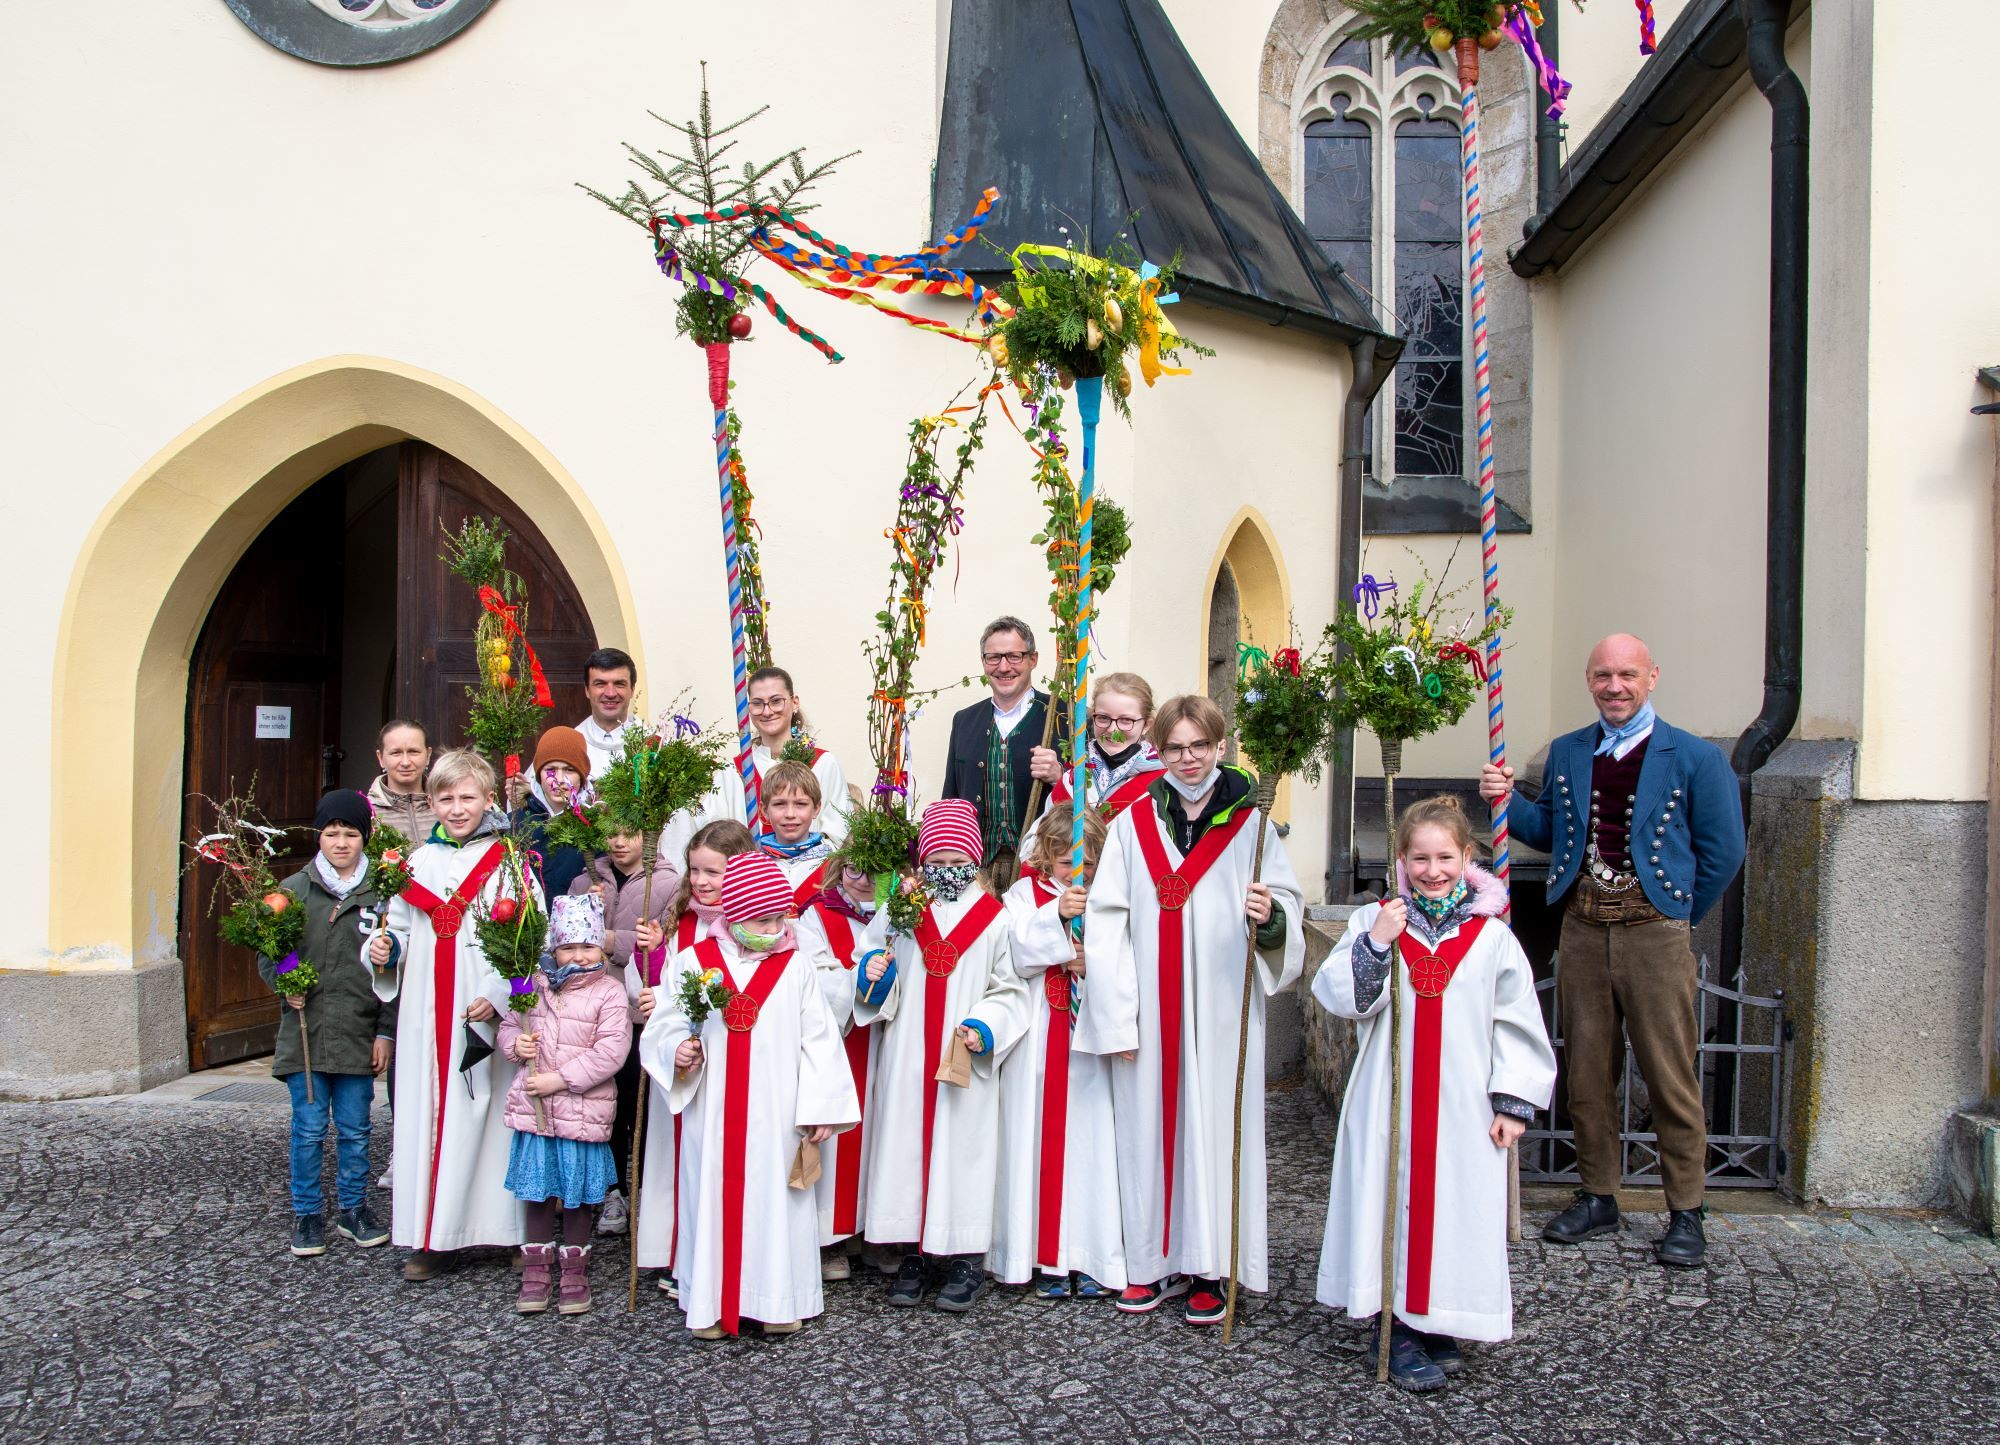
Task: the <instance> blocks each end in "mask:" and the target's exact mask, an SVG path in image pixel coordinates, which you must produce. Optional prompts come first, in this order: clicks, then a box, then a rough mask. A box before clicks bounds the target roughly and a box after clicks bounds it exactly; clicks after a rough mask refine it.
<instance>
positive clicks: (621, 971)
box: [569, 832, 681, 1235]
mask: <svg viewBox="0 0 2000 1445" xmlns="http://www.w3.org/2000/svg"><path fill="white" fill-rule="evenodd" d="M680 882H681V875H680V870H679V869H677V868H675V867H674V865H673V864H672V863H671V862H669V861H668V860H667V859H665V858H655V859H654V860H653V872H652V877H651V879H650V880H649V879H648V878H647V876H646V854H645V840H644V839H643V838H642V837H641V836H640V835H639V834H638V833H637V832H623V833H613V834H611V835H610V836H609V837H608V838H607V839H606V840H605V851H604V852H603V853H601V854H599V855H598V856H597V857H596V858H593V859H591V860H590V862H589V864H588V866H586V867H585V868H584V870H583V871H582V872H581V873H578V874H577V875H576V878H575V880H574V881H572V882H571V884H570V885H569V891H570V893H571V894H572V895H581V894H585V893H590V894H595V895H596V896H597V897H598V898H600V899H602V900H603V902H604V920H605V930H604V958H605V972H606V973H607V974H608V975H610V977H612V978H613V979H615V980H617V982H618V984H619V986H620V987H621V988H623V989H624V990H625V992H626V994H627V996H628V997H630V998H632V999H633V1000H634V1005H633V1010H632V1027H633V1030H634V1032H635V1036H636V1031H637V1030H638V1029H639V1028H640V1027H641V1025H642V1024H643V1023H644V1017H643V1016H642V1015H641V1014H640V1013H639V1011H638V1007H637V1002H636V1000H637V998H638V995H639V990H640V988H641V987H642V986H643V983H644V980H645V979H646V978H647V977H651V978H652V979H653V980H654V981H656V982H657V981H658V979H659V976H660V970H661V969H662V968H663V967H664V966H665V963H666V957H665V945H664V940H665V938H666V930H665V928H664V927H663V926H662V925H661V923H660V920H661V919H662V918H664V917H665V916H666V913H667V910H668V909H669V908H670V907H672V905H673V901H674V894H675V892H676V890H678V889H679V887H680ZM649 970H650V972H649ZM643 1072H644V1071H643V1070H641V1069H640V1067H639V1055H638V1054H637V1052H636V1051H635V1052H629V1053H627V1055H626V1057H625V1062H624V1064H623V1065H622V1066H620V1068H619V1070H618V1081H617V1082H618V1117H617V1118H616V1119H615V1120H614V1121H613V1122H612V1125H611V1154H612V1157H613V1158H614V1159H615V1160H616V1161H617V1163H618V1187H617V1188H615V1189H613V1190H612V1191H611V1193H610V1194H608V1195H606V1196H605V1199H604V1208H603V1209H601V1210H599V1211H598V1216H597V1232H598V1233H599V1234H607V1235H616V1234H623V1233H625V1231H626V1229H627V1228H628V1227H629V1224H630V1214H629V1211H628V1209H627V1206H626V1201H627V1200H628V1199H630V1198H631V1180H630V1178H629V1177H628V1176H629V1172H630V1168H631V1160H632V1128H633V1125H634V1123H635V1122H636V1120H637V1115H638V1104H639V1084H640V1076H641V1074H642V1073H643Z"/></svg>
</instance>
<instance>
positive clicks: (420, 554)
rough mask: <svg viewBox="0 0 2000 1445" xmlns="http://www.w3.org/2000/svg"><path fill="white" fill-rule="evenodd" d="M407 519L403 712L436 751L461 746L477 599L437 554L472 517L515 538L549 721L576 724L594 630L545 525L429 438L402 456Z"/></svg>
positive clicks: (513, 558)
mask: <svg viewBox="0 0 2000 1445" xmlns="http://www.w3.org/2000/svg"><path fill="white" fill-rule="evenodd" d="M401 475H402V482H401V505H402V517H401V525H400V528H399V533H398V535H399V537H400V539H401V540H400V543H399V546H400V551H401V555H400V558H399V566H398V573H399V575H400V577H401V579H402V586H403V587H404V588H405V589H407V592H406V593H404V594H400V595H399V597H398V608H397V629H398V631H397V656H398V658H399V659H406V661H404V662H403V663H402V665H401V675H400V676H399V677H398V678H397V689H398V691H397V697H398V700H399V706H398V710H399V711H401V712H403V713H404V714H405V715H406V716H409V717H414V718H416V719H418V720H419V721H421V722H423V723H424V724H425V725H426V726H427V727H429V728H431V729H433V730H434V735H435V738H436V741H437V743H438V745H439V746H442V747H457V746H460V745H461V744H463V743H464V741H465V718H466V713H467V711H468V709H469V708H470V705H471V704H470V699H469V698H468V697H467V695H466V688H467V687H469V686H472V685H473V684H475V683H476V682H477V681H478V668H477V666H476V665H475V663H474V660H473V655H472V634H473V628H474V627H475V626H476V625H477V624H478V622H479V616H480V606H479V600H478V597H477V596H476V595H475V594H474V592H473V590H472V589H471V588H470V587H468V586H466V584H465V583H464V582H462V581H461V580H459V579H458V578H457V577H454V576H453V575H452V574H451V573H450V571H448V570H447V569H446V567H445V565H444V563H443V562H442V561H441V560H439V556H438V554H439V553H440V552H441V551H442V550H443V541H444V533H445V532H447V531H450V532H453V533H455V532H457V531H458V529H459V527H460V526H461V525H463V524H464V523H465V522H466V521H467V520H468V519H469V518H472V517H497V518H499V520H500V523H501V525H502V526H504V527H506V529H507V530H508V532H509V533H511V534H512V535H511V540H510V541H509V543H508V546H507V562H508V565H509V566H510V567H511V568H512V569H513V570H514V571H515V572H516V573H517V574H519V576H520V578H521V581H522V584H523V585H524V587H525V588H526V591H527V598H528V612H527V617H526V626H527V632H528V640H529V641H530V642H531V643H532V644H533V645H534V649H535V654H536V656H537V657H539V658H540V659H541V663H542V669H543V672H544V673H545V675H546V676H547V677H548V680H549V688H550V691H551V692H552V693H553V694H554V697H555V707H554V708H553V709H551V710H550V711H549V713H548V714H547V715H546V722H545V724H544V725H545V726H546V725H550V724H554V723H573V722H575V721H576V720H577V719H578V718H581V717H583V716H584V715H585V714H586V713H588V712H589V711H590V706H589V703H588V701H587V700H586V698H585V696H584V690H583V663H584V659H585V658H587V657H588V656H589V655H590V654H591V652H593V651H594V650H595V649H596V646H597V640H596V632H595V630H594V629H593V628H592V626H591V623H590V616H589V614H588V613H587V612H586V611H585V610H584V607H583V599H582V598H581V597H580V596H579V595H578V593H577V590H576V584H575V583H574V582H572V581H571V580H570V576H569V573H568V571H567V570H565V569H564V567H563V565H562V563H561V561H560V560H558V559H557V557H556V554H555V549H554V548H552V547H550V546H549V544H548V541H547V539H546V538H544V537H543V535H542V532H541V529H540V528H539V527H537V526H536V525H535V524H534V522H533V520H532V519H530V518H529V517H528V515H527V514H526V513H525V512H523V511H521V510H520V508H518V507H516V506H515V505H514V504H513V502H512V501H511V500H509V499H508V497H507V496H506V495H505V494H504V493H502V492H501V491H500V490H499V489H498V488H497V487H495V486H493V484H492V483H490V482H488V481H487V480H486V479H485V478H484V477H482V476H480V475H479V474H478V473H477V472H475V471H473V470H472V469H471V468H470V467H468V466H466V465H465V464H464V463H463V462H461V461H459V460H458V459H457V458H456V457H454V456H451V455H449V454H447V453H445V452H441V451H439V450H438V449H437V448H436V447H434V446H431V445H429V444H428V443H425V442H415V441H412V442H405V443H403V448H402V458H401Z"/></svg>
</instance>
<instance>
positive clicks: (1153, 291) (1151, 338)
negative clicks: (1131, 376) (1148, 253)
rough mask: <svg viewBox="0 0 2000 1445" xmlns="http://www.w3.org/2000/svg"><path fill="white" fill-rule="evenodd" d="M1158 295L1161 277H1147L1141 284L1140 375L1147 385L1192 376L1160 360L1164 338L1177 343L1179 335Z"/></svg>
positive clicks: (1184, 369)
mask: <svg viewBox="0 0 2000 1445" xmlns="http://www.w3.org/2000/svg"><path fill="white" fill-rule="evenodd" d="M1159 296H1160V278H1159V277H1157V276H1148V277H1147V278H1146V279H1145V280H1143V281H1141V282H1140V283H1139V375H1141V376H1142V377H1144V378H1145V379H1146V385H1148V386H1151V385H1152V384H1153V383H1154V382H1156V381H1158V380H1159V379H1160V378H1161V377H1162V376H1187V375H1190V374H1191V373H1190V372H1189V371H1188V369H1187V368H1186V367H1185V366H1168V365H1167V364H1166V363H1165V362H1163V361H1161V360H1160V340H1161V338H1162V337H1167V338H1171V339H1172V340H1174V341H1178V340H1180V336H1179V334H1178V333H1177V332H1176V331H1175V330H1174V324H1173V323H1172V322H1171V321H1169V320H1167V314H1166V312H1165V311H1164V310H1162V309H1161V306H1160V301H1159Z"/></svg>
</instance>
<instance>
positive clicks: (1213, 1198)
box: [1074, 697, 1305, 1325]
mask: <svg viewBox="0 0 2000 1445" xmlns="http://www.w3.org/2000/svg"><path fill="white" fill-rule="evenodd" d="M1225 730H1226V725H1225V723H1224V721H1223V717H1222V712H1221V710H1220V709H1219V708H1217V707H1216V706H1215V704H1214V703H1212V702H1210V701H1209V700H1208V699H1207V698H1205V697H1177V698H1171V699H1169V700H1168V701H1167V702H1166V703H1165V704H1164V705H1162V707H1161V708H1160V711H1159V712H1158V714H1157V715H1156V716H1155V717H1154V720H1153V742H1154V745H1155V747H1156V748H1157V749H1158V750H1159V754H1160V758H1161V760H1162V761H1163V762H1165V763H1166V765H1167V771H1166V773H1165V774H1163V775H1162V776H1161V779H1160V781H1158V782H1156V783H1154V784H1153V786H1152V787H1151V788H1150V789H1149V790H1148V791H1147V794H1146V796H1145V797H1144V798H1141V799H1140V800H1139V801H1138V802H1136V803H1134V804H1133V805H1132V806H1131V807H1129V808H1127V809H1126V810H1125V812H1123V813H1122V814H1120V815H1119V818H1118V821H1117V822H1116V823H1114V824H1112V825H1111V835H1110V838H1109V840H1108V841H1107V842H1106V844H1105V848H1104V860H1103V862H1102V863H1100V864H1099V865H1098V869H1097V875H1096V877H1095V878H1094V879H1093V880H1092V882H1091V887H1090V901H1089V904H1088V906H1087V907H1086V909H1085V912H1084V926H1083V932H1084V937H1085V938H1086V939H1088V940H1089V948H1090V953H1089V968H1090V973H1089V978H1088V981H1087V982H1086V984H1085V987H1084V994H1085V999H1084V1008H1083V1013H1082V1016H1081V1017H1080V1018H1079V1019H1078V1020H1077V1026H1076V1034H1075V1038H1074V1044H1075V1047H1077V1048H1079V1049H1082V1050H1084V1051H1085V1052H1087V1053H1097V1054H1110V1055H1113V1056H1114V1057H1113V1058H1112V1060H1111V1087H1112V1108H1113V1111H1114V1113H1115V1116H1116V1119H1117V1131H1118V1188H1119V1196H1120V1203H1121V1206H1122V1208H1123V1210H1124V1216H1125V1267H1126V1272H1127V1274H1128V1275H1129V1276H1130V1279H1131V1283H1130V1284H1128V1285H1127V1286H1126V1288H1125V1291H1124V1293H1123V1294H1121V1295H1120V1296H1119V1298H1118V1308H1119V1309H1121V1310H1124V1311H1126V1312H1127V1313H1131V1314H1143V1313H1146V1312H1148V1311H1151V1310H1154V1309H1158V1308H1159V1307H1160V1306H1161V1305H1162V1304H1163V1303H1165V1302H1166V1301H1167V1300H1170V1299H1174V1298H1177V1297H1179V1296H1181V1295H1186V1296H1187V1297H1188V1298H1187V1305H1186V1308H1185V1314H1184V1317H1185V1318H1186V1320H1187V1322H1188V1323H1189V1324H1193V1325H1206V1324H1214V1323H1218V1322H1220V1321H1221V1319H1222V1317H1223V1313H1224V1294H1225V1289H1224V1285H1223V1280H1224V1279H1225V1278H1226V1277H1227V1276H1228V1275H1230V1274H1231V1273H1235V1274H1236V1275H1237V1278H1238V1280H1239V1282H1240V1283H1241V1284H1242V1285H1243V1287H1244V1288H1246V1289H1251V1290H1262V1289H1264V1288H1265V1287H1266V1281H1267V1274H1268V1271H1267V1260H1266V1256H1267V1252H1268V1251H1267V1232H1266V1231H1267V1224H1268V1220H1267V1217H1266V1200H1265V1191H1264V1014H1265V1009H1266V1004H1267V1000H1268V999H1269V996H1270V995H1272V994H1274V993H1277V992H1278V991H1279V990H1281V989H1285V988H1289V987H1291V985H1292V984H1293V983H1295V982H1296V981H1297V980H1298V977H1299V974H1300V972H1301V971H1302V970H1303V968H1304V966H1305V934H1304V899H1303V897H1302V895H1301V894H1300V891H1299V885H1298V879H1297V878H1296V877H1295V876H1294V875H1293V873H1292V865H1291V861H1290V860H1289V859H1288V858H1287V857H1286V856H1285V845H1284V842H1283V841H1282V840H1281V839H1280V838H1279V837H1278V833H1277V829H1276V828H1275V827H1273V826H1272V825H1271V824H1270V823H1269V822H1268V821H1265V820H1263V819H1261V817H1260V815H1259V813H1258V810H1257V805H1256V798H1255V796H1254V794H1255V784H1254V783H1253V782H1252V781H1251V779H1250V776H1249V774H1247V773H1245V772H1243V771H1242V770H1241V769H1240V768H1236V767H1233V766H1223V765H1221V764H1220V763H1219V761H1218V759H1219V758H1220V755H1221V750H1222V738H1223V734H1224V732H1225ZM1259 827H1261V828H1262V829H1263V830H1264V851H1263V860H1262V873H1261V876H1260V878H1259V880H1258V881H1256V882H1253V881H1252V880H1251V865H1252V861H1253V858H1254V856H1255V850H1256V844H1257V830H1258V828H1259ZM1253 942H1254V945H1255V948H1254V952H1253V953H1252V955H1251V960H1250V962H1251V964H1252V966H1253V967H1254V969H1255V984H1256V987H1255V988H1254V989H1253V990H1252V993H1251V998H1250V1019H1249V1033H1248V1058H1247V1063H1246V1066H1245V1069H1244V1080H1245V1083H1244V1092H1243V1167H1242V1173H1241V1176H1240V1180H1241V1188H1242V1240H1241V1249H1240V1257H1239V1259H1238V1260H1237V1261H1236V1262H1235V1266H1236V1267H1235V1269H1234V1270H1232V1268H1231V1263H1232V1262H1231V1260H1230V1258H1229V1252H1230V1251H1229V1245H1230V1197H1231V1185H1232V1179H1231V1162H1232V1154H1233V1147H1234V1140H1235V1117H1236V1077H1237V1039H1238V1031H1239V1026H1240V1023H1241V1020H1242V1014H1243V971H1244V964H1245V958H1244V955H1245V951H1246V948H1248V947H1249V946H1250V945H1251V944H1252V943H1253Z"/></svg>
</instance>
